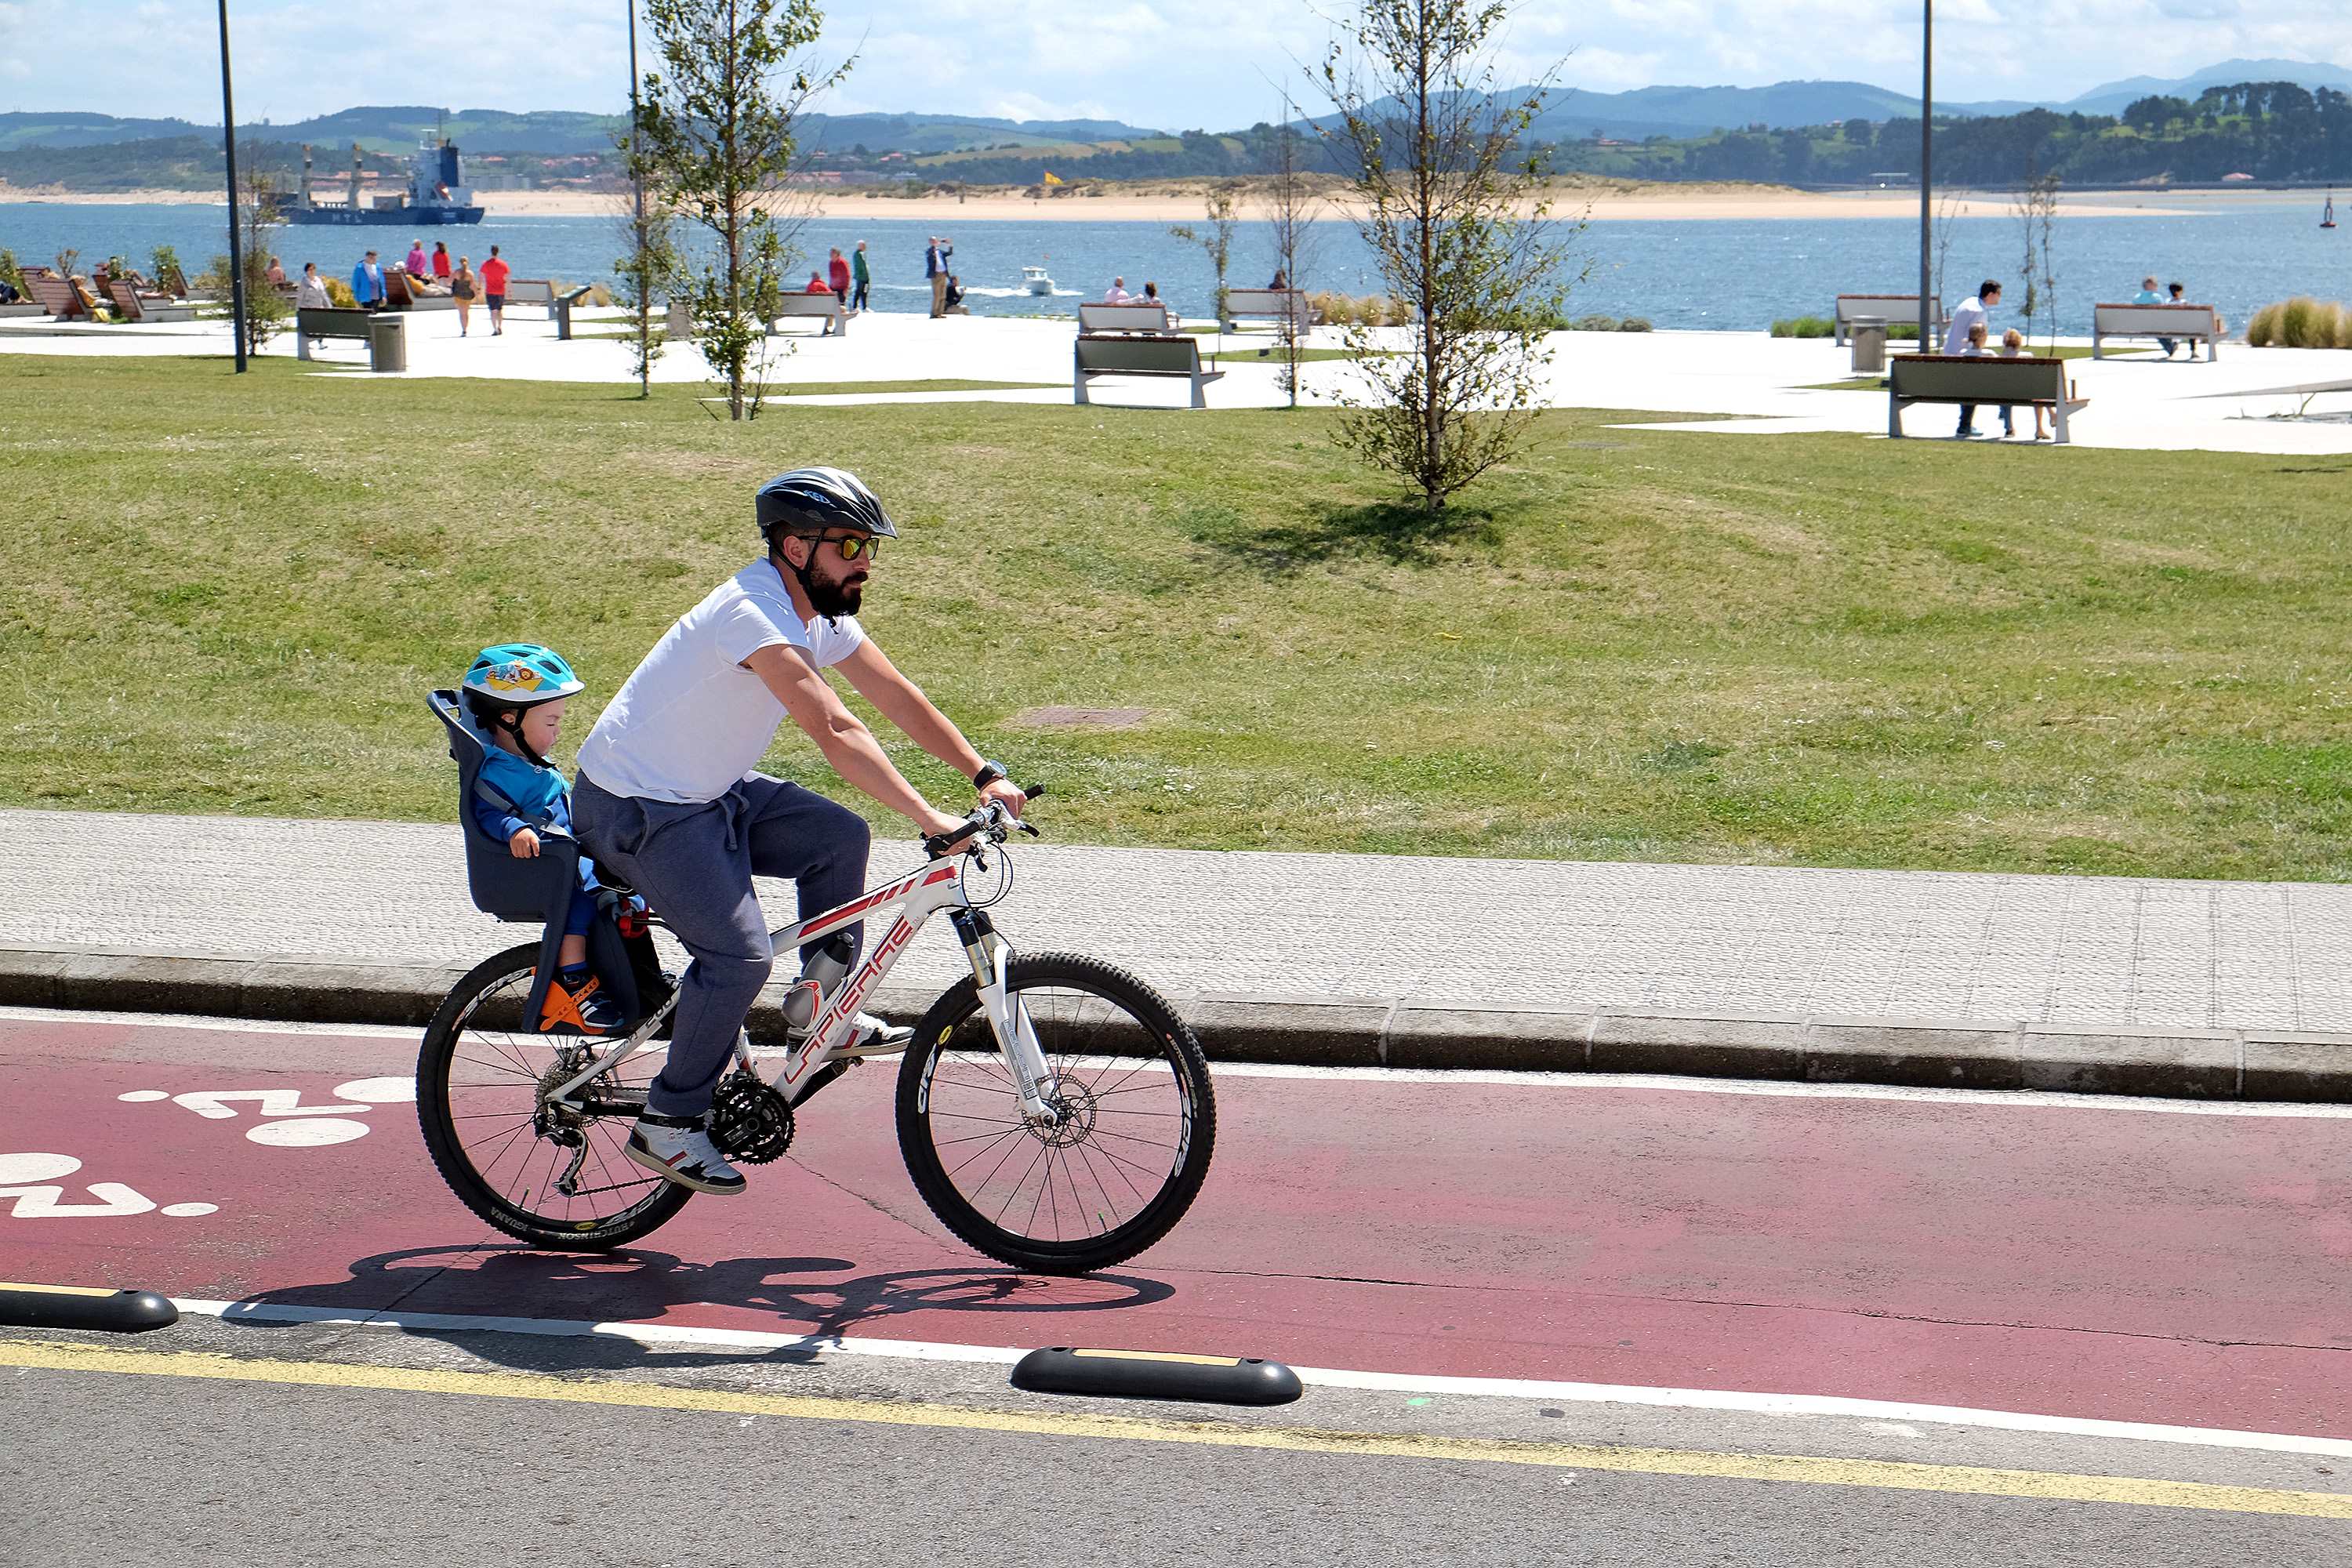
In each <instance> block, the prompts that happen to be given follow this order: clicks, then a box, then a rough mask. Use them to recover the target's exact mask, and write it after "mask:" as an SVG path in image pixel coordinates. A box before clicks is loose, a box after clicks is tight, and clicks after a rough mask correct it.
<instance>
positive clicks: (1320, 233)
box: [0, 197, 2352, 333]
mask: <svg viewBox="0 0 2352 1568" xmlns="http://www.w3.org/2000/svg"><path fill="white" fill-rule="evenodd" d="M935 231H945V232H947V233H949V234H950V235H951V236H952V237H953V238H954V241H955V247H956V253H955V268H956V270H957V272H958V274H959V275H960V276H961V278H962V279H963V281H964V285H965V288H966V289H967V290H968V292H969V294H970V296H971V309H972V310H973V311H974V312H975V313H977V314H982V315H1036V314H1061V315H1066V314H1068V313H1070V307H1071V302H1072V301H1073V300H1077V299H1080V298H1086V299H1094V298H1099V297H1100V295H1101V294H1102V291H1103V290H1104V289H1106V288H1108V286H1109V283H1110V280H1111V279H1112V278H1113V277H1114V276H1123V277H1125V278H1126V279H1127V286H1128V287H1129V289H1135V290H1138V291H1140V289H1141V288H1142V285H1143V283H1144V280H1145V279H1151V280H1153V281H1156V282H1157V283H1158V284H1159V285H1160V291H1161V293H1162V294H1163V295H1164V296H1166V297H1167V298H1168V300H1170V301H1171V304H1173V305H1174V307H1175V308H1176V309H1177V310H1179V311H1180V312H1185V313H1190V314H1206V313H1207V310H1208V301H1209V298H1210V294H1211V289H1212V286H1213V271H1212V268H1211V267H1210V264H1209V260H1208V258H1207V257H1206V255H1205V254H1204V253H1203V252H1202V250H1201V248H1200V247H1197V246H1194V245H1191V244H1188V243H1186V242H1184V241H1182V240H1180V239H1177V238H1175V237H1172V236H1171V235H1170V234H1169V232H1168V227H1167V226H1166V225H1164V224H1158V223H1142V222H1133V221H1118V222H1103V223H1091V222H1084V221H1078V220H1073V219H1055V220H1038V221H1033V222H1018V221H1000V222H989V223H969V224H966V223H955V222H937V221H927V220H921V219H910V218H892V217H866V216H846V217H835V218H818V219H813V220H811V221H809V222H808V223H807V225H806V226H804V227H803V230H802V231H801V233H800V236H799V245H800V247H801V248H802V250H803V252H804V253H806V254H810V255H813V256H814V257H816V258H823V257H824V254H825V250H826V247H831V246H836V245H837V246H840V247H843V249H844V250H845V251H846V250H847V249H849V248H850V247H852V246H853V245H854V244H855V243H856V241H857V240H859V239H863V240H865V241H866V247H867V256H868V258H869V262H870V264H871V266H872V268H873V272H874V279H875V289H874V300H873V302H874V304H875V306H876V308H877V309H879V310H923V309H926V308H927V307H928V305H929V289H928V287H927V286H926V284H925V283H924V281H923V247H924V241H925V237H926V236H928V235H929V234H931V233H933V232H935ZM1953 232H1954V241H1953V245H1952V247H1951V253H1950V257H1949V259H1948V265H1947V269H1946V274H1945V294H1946V297H1947V300H1948V301H1951V300H1958V299H1961V298H1965V297H1966V296H1967V295H1968V294H1969V293H1971V292H1973V291H1974V289H1975V286H1976V284H1977V282H1978V280H1979V279H1984V278H2005V279H2011V292H2010V296H2009V304H2010V306H2011V310H2010V311H2007V312H2004V314H2006V315H2008V316H2009V317H2010V321H2009V322H1998V321H1997V324H2011V322H2013V321H2014V307H2015V306H2016V304H2017V303H2018V300H2019V298H2020V294H2019V291H2018V289H2016V287H2015V279H2016V276H2017V272H2018V267H2019V262H2020V259H2021V253H2022V251H2023V248H2024V243H2023V237H2022V233H2021V228H2020V226H2019V225H2018V223H2017V222H2016V220H2015V219H2013V218H2009V217H1977V218H1962V219H1959V220H1957V222H1956V224H1955V226H1954V231H1953ZM1312 233H1313V235H1314V238H1313V240H1312V242H1311V255H1310V257H1309V259H1308V264H1307V265H1306V266H1304V267H1302V268H1300V272H1301V280H1302V281H1303V282H1304V283H1305V285H1306V286H1307V287H1308V288H1321V289H1340V290H1343V291H1346V292H1349V293H1359V294H1360V293H1370V292H1373V291H1375V290H1376V289H1377V288H1378V284H1377V282H1376V280H1375V279H1374V278H1373V277H1372V273H1371V267H1370V252H1369V251H1368V250H1367V248H1366V247H1365V246H1364V245H1363V242H1362V241H1361V240H1360V238H1358V237H1357V236H1356V234H1355V232H1354V230H1353V229H1352V228H1351V227H1349V226H1348V225H1347V224H1345V223H1344V222H1341V221H1339V220H1336V219H1326V220H1325V221H1323V222H1321V223H1319V224H1318V225H1317V226H1315V228H1314V230H1313V231H1312ZM414 237H415V235H414V234H412V233H411V232H410V231H409V230H406V229H385V230H382V231H379V232H377V233H375V234H373V235H370V236H367V237H362V236H361V235H359V234H357V233H354V232H352V231H351V230H347V229H337V228H324V227H320V228H288V229H286V230H285V231H284V237H283V240H282V243H281V245H280V247H279V254H280V255H281V256H282V257H283V258H284V259H285V262H286V266H287V270H288V271H289V272H297V271H299V270H300V267H301V263H302V262H303V261H305V260H314V261H316V262H318V263H319V267H320V270H321V271H324V272H330V273H335V274H340V275H342V276H346V277H348V276H349V274H350V272H351V268H352V264H353V263H354V262H355V261H357V260H358V258H359V255H360V252H361V251H362V249H364V248H365V247H366V245H367V244H368V243H370V242H371V241H372V242H373V243H374V244H375V245H376V247H378V249H379V250H381V251H383V253H384V255H385V258H386V259H391V258H394V257H396V256H399V255H402V254H404V253H405V252H406V249H407V242H408V241H409V240H410V239H411V238H414ZM424 237H425V241H426V248H427V249H428V250H429V249H431V247H432V243H431V242H432V241H433V240H434V239H436V238H441V239H446V240H448V241H449V242H450V246H451V249H452V251H453V253H454V252H457V251H463V252H465V253H466V254H468V255H470V256H472V257H473V258H474V261H475V264H476V265H477V266H479V265H480V263H481V261H482V258H484V257H485V256H487V255H488V251H489V247H490V246H491V245H492V244H493V243H496V244H498V245H499V246H501V247H503V250H504V254H505V256H506V258H507V259H508V260H509V261H510V262H511V263H512V264H513V266H514V268H515V271H516V273H517V274H518V275H519V276H522V277H529V278H537V277H554V278H562V279H567V280H570V281H572V282H595V281H609V280H610V279H611V276H612V272H613V263H614V258H615V257H617V256H619V255H620V254H621V252H622V251H623V250H624V249H625V246H626V240H625V237H624V235H623V233H622V231H621V226H620V221H619V219H618V218H617V217H615V218H604V217H501V216H496V215H493V216H491V217H490V218H489V219H488V221H486V222H484V223H482V224H481V225H480V226H474V227H465V228H446V229H441V230H438V231H434V230H425V231H424ZM1918 237H1919V231H1918V226H1917V223H1916V219H1914V218H1909V217H1885V218H1878V217H1869V218H1801V217H1786V218H1725V219H1713V220H1692V219H1683V220H1670V221H1654V220H1650V221H1645V220H1635V219H1622V220H1609V221H1604V222H1598V223H1594V224H1592V225H1591V226H1589V227H1587V228H1586V229H1584V230H1583V232H1582V233H1581V234H1580V235H1578V236H1577V237H1575V238H1574V240H1573V241H1572V244H1573V247H1574V248H1575V250H1576V252H1577V254H1578V256H1579V258H1580V261H1581V262H1583V263H1584V264H1587V265H1588V266H1589V268H1590V271H1589V275H1588V276H1587V277H1586V279H1584V281H1582V282H1581V283H1580V284H1578V285H1577V286H1576V288H1575V289H1574V290H1573V291H1572V293H1571V295H1570V303H1569V309H1570V313H1571V314H1575V315H1582V314H1586V313H1597V314H1602V315H1611V316H1644V317H1647V318H1648V319H1649V320H1650V321H1652V322H1653V323H1654V324H1655V325H1656V326H1657V327H1659V328H1661V329H1675V328H1717V329H1731V330H1759V329H1761V328H1763V327H1764V326H1766V325H1767V324H1769V322H1770V321H1773V320H1774V319H1775V318H1778V317H1783V316H1797V315H1809V314H1827V313H1828V311H1829V310H1830V307H1831V303H1832V298H1833V297H1834V296H1835V295H1837V294H1838V293H1840V292H1890V293H1891V292H1900V291H1907V290H1908V289H1910V288H1912V287H1913V284H1914V281H1915V280H1916V278H1917V276H1918ZM159 244H169V245H172V246H174V247H177V249H178V250H179V253H180V256H181V258H182V259H183V260H184V261H187V262H190V263H192V264H194V265H195V266H201V265H202V264H204V263H205V261H206V260H208V259H209V258H211V257H213V256H215V255H216V254H219V253H221V252H224V251H226V249H227V239H226V233H225V231H224V226H223V218H222V209H221V207H219V206H218V205H203V204H195V203H191V204H185V205H162V204H158V205H71V204H64V203H42V202H19V203H6V204H0V247H6V248H8V249H10V250H12V251H14V252H15V253H16V257H17V258H18V259H19V260H21V261H46V260H48V259H49V258H53V257H54V256H55V255H56V254H57V252H58V250H60V249H62V248H65V247H78V248H79V250H80V252H81V254H82V258H83V265H84V266H85V267H87V266H89V264H90V263H92V262H94V261H98V260H101V259H103V258H105V257H106V256H107V255H108V254H110V253H120V254H121V255H123V256H125V257H127V258H131V259H132V260H133V261H134V262H143V260H144V259H145V258H146V256H147V255H148V253H149V252H150V251H151V250H152V249H153V248H154V247H155V246H157V245H159ZM2055 253H2056V258H2057V267H2056V271H2057V278H2058V289H2057V293H2058V299H2059V311H2058V317H2059V321H2058V324H2059V329H2060V331H2066V332H2073V333H2084V332H2087V331H2089V330H2090V308H2091V306H2092V304H2093V303H2094V302H2095V301H2098V300H2128V299H2129V298H2131V296H2132V295H2133V294H2134V293H2135V292H2137V289H2138V287H2139V280H2140V279H2141V278H2142V277H2143V276H2144V275H2146V274H2147V273H2149V272H2154V273H2157V274H2158V275H2159V276H2160V277H2161V278H2163V279H2166V280H2169V279H2180V280H2182V281H2183V282H2185V283H2186V284H2187V285H2188V287H2189V298H2190V299H2192V300H2198V301H2200V302H2208V303H2211V304H2213V305H2216V306H2218V307H2220V309H2221V311H2222V313H2223V315H2224V317H2225V318H2227V320H2228V321H2229V322H2230V323H2231V326H2232V327H2233V328H2235V327H2242V325H2243V323H2244V321H2245V319H2246V317H2247V315H2248V314H2249V313H2250V312H2251V311H2252V310H2253V309H2254V308H2255V307H2257V306H2259V305H2263V304H2266V303H2268V302H2269V301H2271V300H2278V299H2284V298H2286V297H2287V296H2289V295H2293V294H2305V293H2307V294H2316V295H2318V296H2320V297H2321V298H2323V299H2337V300H2352V229H2344V230H2336V231H2333V232H2328V231H2323V230H2321V229H2320V228H2319V227H2318V226H2317V222H2316V204H2315V203H2314V202H2311V201H2308V200H2305V199H2303V198H2300V197H2297V198H2292V199H2290V198H2284V197H2281V198H2263V197H2250V198H2248V199H2244V200H2234V201H2230V202H2226V203H2219V202H2217V203H2214V204H2212V205H2211V207H2210V210H2205V211H2199V212H2196V213H2194V214H2192V215H2189V216H2168V217H2155V216H2138V215H2134V216H2096V217H2091V216H2084V217H2075V218H2066V219H2062V220H2060V222H2059V224H2058V226H2057V231H2056V243H2055ZM1026 265H1043V266H1045V268H1047V269H1048V270H1049V271H1050V272H1051V273H1052V274H1053V276H1054V278H1055V281H1056V284H1057V285H1058V287H1057V289H1056V295H1055V298H1053V299H1050V300H1049V299H1045V298H1040V297H1037V296H1034V295H1031V294H1028V293H1026V292H1024V291H1023V290H1022V289H1021V287H1020V284H1021V268H1023V267H1024V266H1026ZM1273 271H1274V245H1273V240H1272V237H1271V233H1270V230H1269V228H1268V226H1266V225H1265V224H1263V223H1245V224H1244V225H1242V226H1241V227H1240V230H1239V232H1238V233H1237V235H1236V237H1235V239H1234V252H1233V258H1232V265H1231V280H1232V281H1233V282H1234V283H1236V284H1245V285H1252V286H1255V285H1263V284H1265V282H1267V281H1268V280H1269V279H1271V277H1272V274H1273ZM802 279H803V280H804V279H805V274H803V275H802Z"/></svg>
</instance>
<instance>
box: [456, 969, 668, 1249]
mask: <svg viewBox="0 0 2352 1568" xmlns="http://www.w3.org/2000/svg"><path fill="white" fill-rule="evenodd" d="M538 963H539V944H538V943H537V942H530V943H527V944H525V945H524V946H521V947H514V948H509V949H508V950H507V951H506V952H502V953H499V955H498V956H497V957H495V958H491V959H488V960H485V961H484V962H483V963H480V964H478V965H477V966H476V967H475V968H474V970H473V972H472V973H469V974H467V976H466V977H465V978H464V979H463V980H460V981H459V982H457V987H456V989H454V990H452V991H451V992H450V993H449V995H448V997H447V999H446V1000H445V1001H444V1002H443V1003H442V1004H441V1008H440V1011H439V1012H437V1013H436V1014H435V1015H434V1017H433V1022H432V1024H431V1025H430V1026H427V1027H426V1029H425V1043H424V1046H423V1047H422V1048H421V1049H420V1050H419V1051H418V1052H417V1055H416V1121H417V1125H418V1127H419V1128H420V1129H421V1130H422V1131H423V1132H424V1134H425V1148H426V1149H427V1150H428V1151H430V1152H431V1153H432V1155H433V1163H434V1165H435V1166H436V1168H438V1169H439V1171H440V1173H441V1179H442V1180H444V1181H446V1182H447V1183H448V1184H449V1189H450V1191H452V1192H454V1193H456V1194H457V1196H458V1197H459V1198H460V1199H461V1200H463V1201H464V1203H465V1205H466V1206H467V1208H470V1209H472V1210H473V1211H474V1212H475V1213H476V1214H478V1215H481V1216H482V1218H484V1219H486V1220H488V1222H489V1223H490V1224H492V1225H494V1226H498V1227H499V1229H500V1230H502V1231H504V1232H506V1233H507V1234H508V1235H509V1236H512V1237H520V1239H522V1240H524V1241H528V1242H530V1243H531V1244H532V1245H534V1246H537V1247H549V1248H551V1249H554V1250H558V1251H572V1252H601V1251H604V1249H606V1248H608V1247H619V1246H622V1245H624V1244H625V1243H627V1242H631V1241H635V1240H636V1239H637V1238H638V1237H642V1236H645V1235H646V1234H648V1233H650V1232H651V1231H653V1230H654V1229H655V1228H656V1226H660V1225H661V1224H662V1223H663V1222H664V1221H666V1220H667V1219H668V1218H669V1217H670V1216H671V1215H674V1214H676V1213H677V1211H678V1210H679V1209H681V1208H684V1207H685V1206H686V1200H687V1199H688V1198H690V1197H692V1196H693V1195H694V1194H692V1193H691V1192H689V1191H688V1189H686V1188H684V1187H681V1186H678V1185H677V1184H674V1183H671V1182H667V1181H665V1180H663V1179H662V1178H661V1177H659V1176H656V1175H655V1174H654V1173H652V1172H650V1171H647V1170H646V1169H645V1168H644V1167H643V1166H641V1165H639V1164H637V1163H635V1162H633V1161H632V1160H630V1159H629V1158H628V1156H627V1155H625V1154H624V1153H623V1152H621V1148H622V1145H623V1144H625V1142H628V1137H629V1124H630V1122H631V1121H634V1120H635V1117H636V1113H637V1111H638V1110H642V1109H643V1108H644V1106H645V1101H646V1085H647V1084H648V1083H650V1082H651V1081H652V1080H653V1078H654V1076H655V1075H656V1073H658V1072H660V1070H661V1064H662V1061H663V1059H664V1058H663V1054H662V1053H661V1052H660V1051H658V1050H656V1051H648V1052H646V1053H645V1054H643V1055H640V1056H635V1057H632V1058H629V1059H628V1060H626V1061H625V1062H623V1063H621V1064H620V1065H619V1066H618V1067H616V1068H612V1069H611V1070H610V1071H608V1072H606V1073H605V1074H604V1076H602V1077H601V1078H598V1079H593V1080H592V1082H591V1083H590V1084H589V1085H588V1086H587V1088H586V1089H583V1091H581V1093H580V1095H579V1096H578V1097H577V1098H581V1099H583V1100H586V1101H588V1102H589V1104H590V1105H591V1107H592V1109H593V1110H594V1111H595V1113H594V1114H590V1115H585V1116H577V1115H572V1114H569V1113H565V1114H552V1113H550V1112H548V1111H546V1110H543V1108H542V1107H541V1103H540V1091H541V1089H542V1088H552V1087H553V1086H555V1085H556V1084H559V1083H561V1082H562V1081H563V1080H564V1079H567V1078H570V1077H571V1076H572V1074H574V1073H576V1072H578V1071H579V1070H580V1069H581V1068H584V1067H586V1066H587V1065H588V1063H589V1062H590V1061H591V1060H593V1053H594V1051H595V1049H596V1048H597V1047H599V1046H609V1045H610V1043H611V1042H609V1041H599V1040H590V1039H583V1038H582V1037H579V1036H577V1035H541V1034H537V1033H534V1032H532V1031H531V1030H530V1029H528V1028H526V1027H524V1023H523V1018H522V1010H523V1004H524V1003H525V1001H526V1000H528V999H529V997H530V985H531V978H532V974H533V972H534V970H535V969H536V967H537V965H538ZM566 1177H569V1178H570V1179H571V1183H572V1186H573V1188H574V1191H572V1192H571V1193H565V1192H563V1191H562V1189H561V1187H560V1186H559V1185H558V1184H559V1182H561V1181H562V1180H563V1179H565V1178H566Z"/></svg>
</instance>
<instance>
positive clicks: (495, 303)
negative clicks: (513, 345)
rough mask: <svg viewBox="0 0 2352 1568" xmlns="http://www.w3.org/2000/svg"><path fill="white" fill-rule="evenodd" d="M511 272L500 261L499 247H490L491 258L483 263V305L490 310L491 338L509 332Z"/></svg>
mask: <svg viewBox="0 0 2352 1568" xmlns="http://www.w3.org/2000/svg"><path fill="white" fill-rule="evenodd" d="M510 270H511V268H509V267H508V266H507V264H506V263H505V262H503V261H501V260H499V247H497V246H495V245H494V246H492V247H490V258H489V259H488V261H485V262H483V263H482V303H483V304H485V305H488V307H489V308H490V336H492V337H494V338H495V337H499V336H501V335H503V334H504V333H505V331H506V330H507V321H506V312H507V275H508V273H509V271H510Z"/></svg>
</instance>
